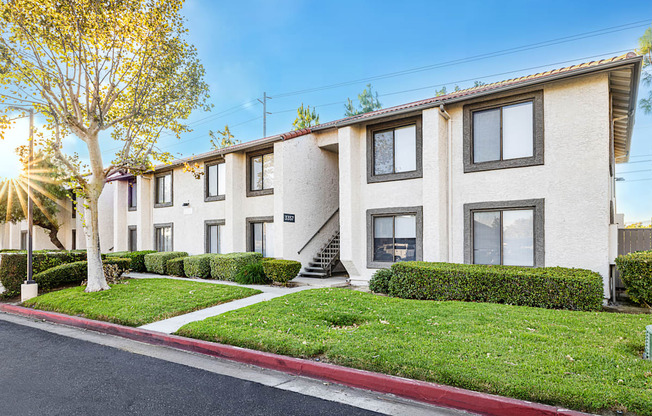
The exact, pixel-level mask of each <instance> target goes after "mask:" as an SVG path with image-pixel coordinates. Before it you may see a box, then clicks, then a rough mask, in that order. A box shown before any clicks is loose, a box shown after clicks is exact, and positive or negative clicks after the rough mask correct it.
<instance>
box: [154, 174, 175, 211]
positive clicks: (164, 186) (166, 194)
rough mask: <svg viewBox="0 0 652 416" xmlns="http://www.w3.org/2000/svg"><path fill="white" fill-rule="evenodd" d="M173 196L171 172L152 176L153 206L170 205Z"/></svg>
mask: <svg viewBox="0 0 652 416" xmlns="http://www.w3.org/2000/svg"><path fill="white" fill-rule="evenodd" d="M172 198H173V189H172V172H171V171H170V172H167V173H164V174H161V175H156V176H155V177H154V208H161V207H171V206H172Z"/></svg>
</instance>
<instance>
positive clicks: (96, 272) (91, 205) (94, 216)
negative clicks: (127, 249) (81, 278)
mask: <svg viewBox="0 0 652 416" xmlns="http://www.w3.org/2000/svg"><path fill="white" fill-rule="evenodd" d="M100 192H101V190H100ZM100 192H94V191H91V192H88V196H87V200H86V201H85V202H86V203H87V204H88V209H86V213H87V215H86V218H85V221H84V228H86V230H85V231H86V242H87V244H86V258H87V260H88V284H87V285H86V292H99V291H100V290H108V289H110V287H109V285H108V284H107V283H106V277H105V276H104V267H102V255H101V251H100V232H99V221H98V218H99V216H98V212H97V208H98V200H99V199H100ZM88 214H90V218H89V215H88Z"/></svg>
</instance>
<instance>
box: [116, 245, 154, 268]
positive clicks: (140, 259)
mask: <svg viewBox="0 0 652 416" xmlns="http://www.w3.org/2000/svg"><path fill="white" fill-rule="evenodd" d="M152 253H156V251H155V250H143V251H116V252H115V253H107V254H106V257H120V258H123V259H131V270H132V271H134V272H138V273H144V272H146V271H147V269H146V268H145V256H146V255H147V254H152Z"/></svg>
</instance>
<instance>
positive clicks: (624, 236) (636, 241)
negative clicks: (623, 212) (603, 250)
mask: <svg viewBox="0 0 652 416" xmlns="http://www.w3.org/2000/svg"><path fill="white" fill-rule="evenodd" d="M647 250H652V228H622V229H620V230H618V255H619V256H622V255H624V254H627V253H633V252H634V251H647ZM615 277H616V282H615V283H616V289H619V290H621V289H625V284H624V283H623V281H622V280H621V279H620V273H618V270H616V271H615Z"/></svg>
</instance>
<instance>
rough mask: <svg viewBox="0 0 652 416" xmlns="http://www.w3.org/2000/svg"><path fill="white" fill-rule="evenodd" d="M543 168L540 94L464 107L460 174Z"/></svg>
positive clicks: (541, 94)
mask: <svg viewBox="0 0 652 416" xmlns="http://www.w3.org/2000/svg"><path fill="white" fill-rule="evenodd" d="M542 164H543V93H542V92H541V91H534V92H531V93H526V94H520V95H516V96H511V97H505V98H498V99H494V100H489V101H482V102H479V103H474V104H469V105H466V106H464V172H475V171H484V170H492V169H503V168H517V167H524V166H534V165H542Z"/></svg>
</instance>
